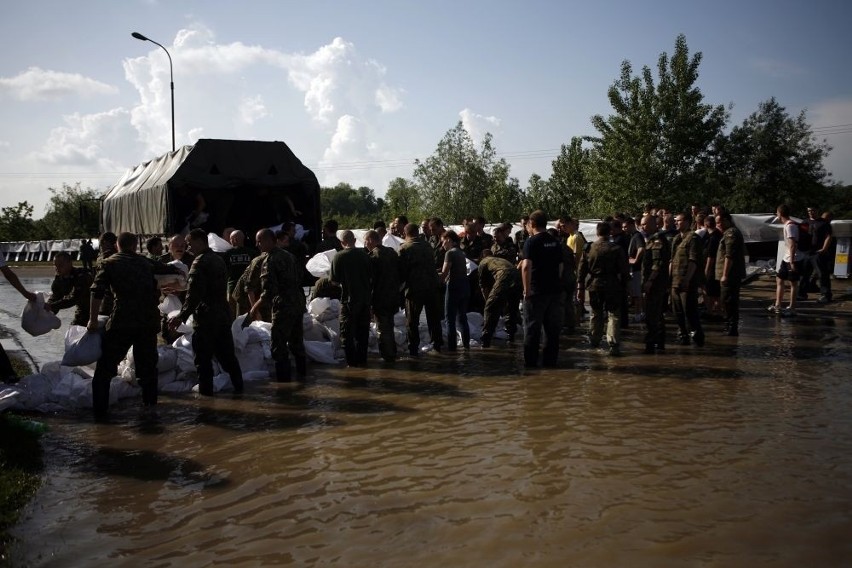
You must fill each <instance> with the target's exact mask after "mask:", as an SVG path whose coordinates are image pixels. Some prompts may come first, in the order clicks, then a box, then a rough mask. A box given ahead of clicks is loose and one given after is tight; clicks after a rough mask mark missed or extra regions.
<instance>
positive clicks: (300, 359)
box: [296, 355, 308, 382]
mask: <svg viewBox="0 0 852 568" xmlns="http://www.w3.org/2000/svg"><path fill="white" fill-rule="evenodd" d="M307 375H308V361H307V359H306V358H305V356H304V355H299V356H297V357H296V380H297V381H299V382H304V380H305V378H306V377H307Z"/></svg>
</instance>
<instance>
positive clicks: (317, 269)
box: [305, 249, 337, 278]
mask: <svg viewBox="0 0 852 568" xmlns="http://www.w3.org/2000/svg"><path fill="white" fill-rule="evenodd" d="M336 254H337V251H336V250H334V249H332V250H327V251H325V252H318V253H317V254H315V255H314V256H312V257H311V258H310V260H308V263H307V264H306V265H305V268H306V269H307V271H308V272H310V273H311V274H313V275H314V276H316V277H317V278H322V277H323V276H328V274H329V272H331V259H333V258H334V255H336Z"/></svg>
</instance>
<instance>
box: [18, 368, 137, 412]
mask: <svg viewBox="0 0 852 568" xmlns="http://www.w3.org/2000/svg"><path fill="white" fill-rule="evenodd" d="M92 374H93V370H92V368H91V367H66V366H62V365H60V364H59V362H58V361H56V362H53V363H48V364H46V365H44V366H43V367H42V369H41V372H39V373H36V374H33V375H29V376H26V377H24V378H22V379H21V380H20V381H19V382H18V383H17V384H16V385H12V386H11V387H9V388H10V389H14V390H16V391H17V392H18V395H17V400H16V404H15V407H14V408H17V409H21V410H36V411H39V412H56V411H60V410H67V409H73V408H91V407H92ZM140 393H141V391H140V389H139V388H138V387H137V386H135V385H133V384H131V383H130V382H128V381H126V380H124V379H122V378H121V377H113V379H112V382H111V383H110V393H109V400H110V404H114V403H116V402H118V401H119V400H121V399H124V398H131V397H136V396H139V395H140Z"/></svg>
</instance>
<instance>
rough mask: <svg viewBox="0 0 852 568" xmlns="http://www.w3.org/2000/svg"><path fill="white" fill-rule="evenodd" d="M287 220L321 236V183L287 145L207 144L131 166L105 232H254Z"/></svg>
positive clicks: (112, 198)
mask: <svg viewBox="0 0 852 568" xmlns="http://www.w3.org/2000/svg"><path fill="white" fill-rule="evenodd" d="M285 221H295V222H296V223H299V224H301V225H303V226H304V227H305V229H306V230H308V231H309V233H308V238H309V239H310V240H311V241H313V240H314V239H316V238H317V235H318V234H319V232H320V223H321V219H320V188H319V183H318V182H317V178H316V176H315V175H314V173H313V172H312V171H311V170H309V169H308V168H307V167H305V166H304V165H303V164H302V162H301V161H299V159H298V158H297V157H296V156H295V154H293V152H292V151H291V150H290V148H288V147H287V145H286V144H285V143H283V142H258V141H242V140H209V139H201V140H199V141H198V142H197V143H196V144H195V145H193V146H183V147H181V148H178V149H177V150H176V151H174V152H169V153H168V154H164V155H162V156H160V157H158V158H155V159H153V160H151V161H149V162H144V163H142V164H139V165H138V166H135V167H133V168H130V169H128V170H127V172H126V173H125V174H124V176H123V177H122V178H121V179H120V180H119V182H118V183H117V184H115V185H114V186H113V187H112V188H110V189H109V191H107V193H106V195H105V196H104V199H103V206H102V208H101V223H102V225H103V229H104V230H105V231H112V232H114V233H118V232H121V231H128V232H131V233H137V234H146V235H157V234H166V235H171V234H174V233H181V232H185V231H187V230H189V229H192V228H196V227H201V228H203V229H206V230H208V231H210V232H214V233H217V234H219V233H221V232H222V230H223V229H224V228H226V227H235V228H238V229H241V230H243V231H245V232H246V234H247V235H252V234H253V233H254V232H255V231H257V230H258V229H261V228H265V227H274V226H276V225H279V224H281V223H283V222H285Z"/></svg>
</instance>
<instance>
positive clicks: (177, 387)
mask: <svg viewBox="0 0 852 568" xmlns="http://www.w3.org/2000/svg"><path fill="white" fill-rule="evenodd" d="M196 382H197V381H194V380H186V381H174V382H171V383H168V384H165V385H163V386H161V387H160V392H169V393H176V392H190V391H192V387H193V386H195V384H196Z"/></svg>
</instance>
